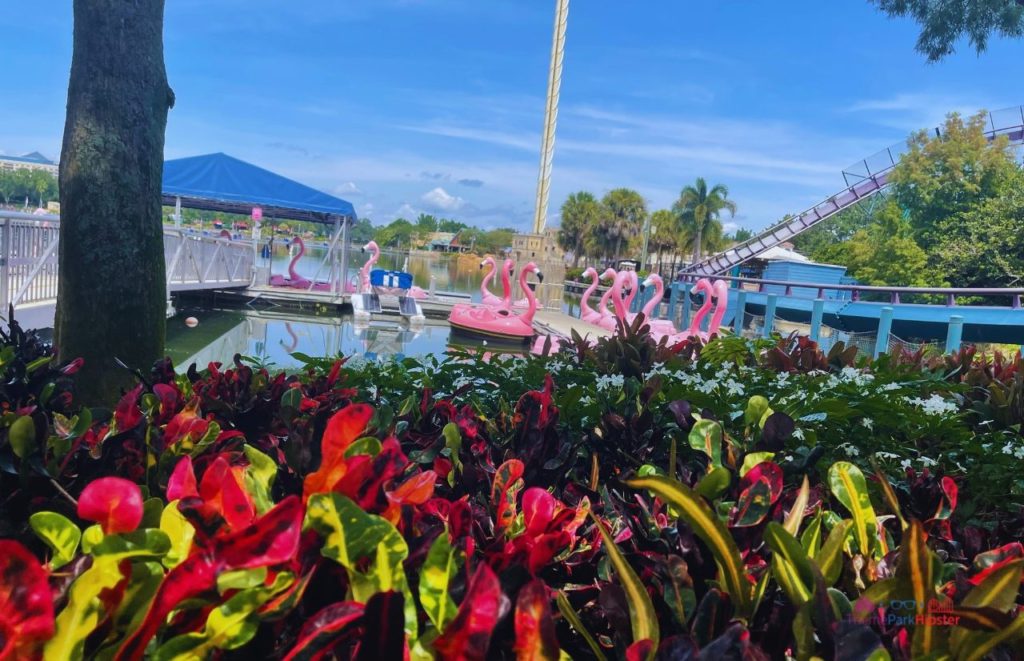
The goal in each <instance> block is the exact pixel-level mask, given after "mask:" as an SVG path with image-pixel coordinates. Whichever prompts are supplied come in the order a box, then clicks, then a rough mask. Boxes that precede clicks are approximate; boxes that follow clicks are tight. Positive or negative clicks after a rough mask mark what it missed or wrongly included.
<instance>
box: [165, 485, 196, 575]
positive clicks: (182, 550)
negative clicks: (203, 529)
mask: <svg viewBox="0 0 1024 661" xmlns="http://www.w3.org/2000/svg"><path fill="white" fill-rule="evenodd" d="M160 530H163V531H164V533H165V534H166V535H167V539H168V540H170V543H171V547H170V548H169V549H168V550H167V553H166V554H164V557H163V558H162V559H161V562H162V563H163V565H164V567H167V568H168V569H170V568H172V567H174V566H176V565H177V564H178V563H180V562H181V561H182V560H184V559H185V558H187V557H188V552H189V550H190V549H191V548H192V538H193V537H195V534H196V529H195V528H193V527H192V524H191V523H189V522H188V519H186V518H185V515H184V514H182V513H181V512H180V511H179V510H178V501H176V500H173V501H171V502H169V503H167V507H165V508H164V511H163V512H162V513H161V514H160Z"/></svg>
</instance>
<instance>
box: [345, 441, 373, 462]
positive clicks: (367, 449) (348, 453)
mask: <svg viewBox="0 0 1024 661" xmlns="http://www.w3.org/2000/svg"><path fill="white" fill-rule="evenodd" d="M380 450H381V444H380V441H379V440H378V439H376V438H374V437H373V436H363V437H362V438H357V439H356V440H354V441H352V444H351V445H349V446H348V447H347V448H345V458H346V459H348V458H349V457H354V456H356V455H357V454H366V455H369V456H371V457H376V456H377V455H378V454H380Z"/></svg>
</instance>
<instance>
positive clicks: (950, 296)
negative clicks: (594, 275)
mask: <svg viewBox="0 0 1024 661" xmlns="http://www.w3.org/2000/svg"><path fill="white" fill-rule="evenodd" d="M697 279H698V278H697V276H693V275H688V276H684V277H683V279H682V281H683V282H695V281H696V280H697ZM715 279H716V280H726V281H728V282H731V283H733V285H734V286H737V285H738V287H739V288H746V287H744V286H745V285H752V286H753V287H752V289H753V290H754V291H757V292H761V293H764V292H766V291H767V288H768V287H781V288H783V291H781V292H775V293H777V294H780V295H782V296H791V297H793V298H804V299H815V298H825V295H826V293H827V292H832V291H834V292H849V293H850V300H851V301H853V302H857V301H860V300H861V296H862V295H863V294H880V295H883V296H886V297H888V299H889V303H892V304H894V305H898V304H900V303H901V298H902V297H903V296H916V295H933V296H935V295H937V296H942V297H944V299H945V303H946V305H947V306H949V307H952V306H955V305H957V298H962V297H971V296H987V297H1000V298H1001V297H1006V298H1009V305H1008V306H1006V307H1011V308H1013V309H1020V307H1021V297H1024V287H1008V288H994V287H981V288H978V287H877V286H872V285H848V284H825V285H817V284H813V283H810V282H796V281H792V280H764V279H761V278H735V277H732V276H724V275H723V276H715ZM748 290H749V289H748ZM806 291H813V292H815V295H814V296H806V295H801V292H806ZM673 293H674V292H673Z"/></svg>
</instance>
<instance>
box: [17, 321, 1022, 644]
mask: <svg viewBox="0 0 1024 661" xmlns="http://www.w3.org/2000/svg"><path fill="white" fill-rule="evenodd" d="M641 330H642V329H641ZM636 331H637V328H633V329H624V332H623V333H622V334H621V335H620V336H618V337H615V338H611V339H609V340H602V343H607V344H600V345H599V346H598V347H597V348H596V349H595V350H594V351H596V352H597V354H596V355H598V356H605V361H606V364H608V363H611V364H618V365H622V366H623V369H632V367H630V365H629V361H631V360H633V359H634V357H640V359H641V360H648V361H654V360H657V361H659V362H660V361H665V360H670V359H671V357H672V356H673V355H686V356H688V358H687V359H692V360H699V356H698V355H697V354H698V353H699V349H700V348H699V347H697V348H696V349H695V348H694V347H693V346H691V345H679V346H675V347H667V346H664V345H662V346H661V347H655V346H654V345H653V344H651V342H650V340H649V338H648V337H647V336H646V334H645V333H643V332H640V333H638V332H636ZM576 350H578V353H577V354H576V355H577V358H578V360H579V361H581V363H580V364H589V363H588V362H587V361H592V360H594V359H595V358H594V355H595V354H588V353H587V351H586V350H584V349H582V348H579V347H577V348H576V349H573V348H570V352H571V351H576ZM643 356H648V358H643ZM530 360H531V361H532V360H543V359H530ZM15 362H16V361H15ZM30 362H31V365H26V364H24V361H22V363H23V364H22V367H21V368H18V369H19V370H20V372H19V373H20V375H21V376H20V377H19V379H21V380H20V381H19V380H17V379H11V378H8V380H9V381H12V382H14V381H17V383H18V384H20V385H19V386H18V387H19V388H20V390H18V391H17V392H16V393H15V391H14V390H13V389H12V390H9V391H8V395H6V396H5V402H6V405H5V408H4V417H3V436H2V440H0V460H2V461H0V468H3V471H2V472H0V496H2V498H3V499H4V500H3V510H2V526H3V528H2V530H0V532H2V534H3V535H4V539H3V540H0V658H2V659H7V658H11V659H22V658H25V659H32V658H46V659H80V658H88V659H141V658H156V659H195V658H224V659H231V658H239V659H242V658H244V659H253V658H275V659H277V658H282V659H334V658H337V659H350V658H353V659H431V658H437V659H485V658H497V659H501V658H509V659H511V658H516V659H560V658H577V659H609V658H624V659H630V660H633V659H635V660H641V659H644V660H646V659H690V658H693V659H726V658H748V659H768V658H773V659H774V658H785V657H791V658H796V659H811V658H826V659H886V658H898V659H903V658H935V659H941V658H950V659H982V658H995V659H1002V658H1005V659H1010V658H1021V657H1022V656H1024V647H1022V639H1024V615H1022V614H1021V612H1020V609H1021V606H1020V602H1021V587H1020V586H1021V580H1022V575H1024V545H1022V543H1021V542H1020V541H1019V540H1005V543H1003V544H1001V545H996V546H995V547H994V548H976V547H977V544H978V542H977V538H969V536H968V535H967V534H966V533H965V530H964V528H963V527H962V526H960V525H959V523H958V521H957V518H956V508H957V504H958V500H959V492H958V485H957V482H956V481H955V480H954V479H952V478H951V477H949V476H945V475H936V474H932V473H928V472H915V471H908V473H907V475H906V477H905V478H904V479H902V480H898V481H895V480H892V479H891V478H890V477H888V476H887V475H886V474H884V473H883V472H881V471H876V470H863V469H862V468H861V467H858V466H857V465H855V464H853V463H849V462H845V461H837V462H834V463H832V464H831V465H829V466H821V467H819V466H816V465H815V461H814V457H804V458H803V459H802V460H801V461H800V462H794V461H783V460H782V458H781V456H780V452H781V444H782V443H783V442H784V440H785V439H786V438H788V437H789V435H790V434H791V433H792V430H793V421H792V419H789V418H788V417H787V416H786V415H785V414H784V413H781V412H779V411H775V410H773V407H772V403H771V402H770V401H768V400H767V399H765V398H764V397H760V396H755V397H751V398H749V400H748V401H747V403H746V405H745V407H744V410H743V411H742V412H741V414H740V417H739V418H737V419H736V420H734V421H733V422H734V423H735V424H731V425H729V426H727V425H726V424H724V423H723V422H722V421H721V420H719V419H718V418H717V417H716V415H715V412H714V411H710V410H706V409H702V410H697V409H696V407H694V406H691V405H690V403H689V402H688V401H687V400H685V399H677V400H674V401H672V402H670V403H668V404H667V405H665V407H664V409H665V410H664V411H657V412H656V411H653V410H652V407H653V406H655V405H656V403H657V402H658V401H659V400H658V399H657V398H656V397H655V393H656V391H657V390H658V389H659V388H660V387H662V385H661V382H662V381H663V380H664V379H662V378H661V377H659V378H658V379H656V380H654V381H653V382H652V381H647V382H645V383H642V384H641V386H642V387H638V388H636V389H634V390H629V391H628V392H630V393H631V395H630V397H627V398H626V400H628V401H626V402H625V404H624V406H625V405H626V404H628V406H625V408H622V409H620V410H619V411H618V412H612V411H609V412H608V415H607V416H605V417H603V418H602V420H601V422H600V424H598V425H597V426H596V427H594V428H593V429H589V430H580V429H576V428H571V427H568V426H567V425H565V424H564V423H563V422H562V418H563V416H564V415H565V412H563V411H562V410H560V409H559V407H558V406H557V405H556V403H555V395H556V393H557V391H558V387H559V386H558V382H557V377H556V376H553V375H552V374H550V373H549V374H547V375H546V376H544V377H543V378H541V379H539V380H538V381H537V382H536V383H535V384H534V385H533V387H532V388H530V389H527V390H526V391H525V392H523V393H521V394H520V396H519V397H518V398H516V399H515V400H514V401H508V402H504V401H501V402H499V403H498V404H497V405H496V406H495V407H494V408H493V409H491V410H483V409H482V408H481V407H479V406H474V405H471V404H466V403H460V402H458V401H453V400H452V399H451V398H449V397H445V396H439V395H438V394H437V393H435V392H431V391H429V390H424V391H423V392H421V393H420V394H419V396H417V397H411V398H408V399H406V400H404V401H403V403H402V404H401V405H400V406H397V407H392V406H390V405H386V404H382V403H381V398H380V397H379V396H378V395H379V393H371V392H369V391H368V389H367V388H365V387H364V385H363V384H364V381H363V380H362V377H360V378H358V379H357V378H354V377H353V373H351V372H350V371H349V369H348V368H347V367H346V366H345V365H344V361H343V360H336V361H333V362H332V363H330V365H329V367H326V368H325V369H322V370H321V369H316V368H311V369H310V370H309V371H308V373H305V374H292V375H287V374H277V375H271V374H270V373H268V372H267V371H266V370H265V369H254V368H253V367H251V366H249V365H247V364H245V363H244V362H243V361H241V360H240V359H238V358H236V361H235V364H234V365H232V366H230V367H229V368H228V369H224V368H223V366H221V365H218V364H211V365H210V366H209V367H208V369H207V370H204V371H203V372H198V371H196V370H195V369H194V368H193V369H190V370H189V371H188V373H187V375H185V376H181V377H178V376H176V375H175V373H174V371H173V370H172V369H171V366H170V364H169V363H166V362H164V363H160V364H158V365H157V366H155V367H154V369H153V371H152V373H151V374H149V375H140V377H144V378H140V383H139V385H138V387H136V388H135V389H133V390H131V391H130V392H128V393H126V394H125V395H124V397H123V398H122V399H121V401H120V402H119V403H117V405H116V406H115V407H114V409H113V410H112V411H109V412H104V411H101V410H98V409H76V408H75V406H74V401H73V398H72V397H71V396H70V394H69V393H70V392H71V390H70V387H69V386H68V385H67V380H68V379H71V378H72V376H71V373H73V372H74V370H75V368H76V365H75V364H71V365H66V366H58V365H54V364H53V363H52V356H50V355H49V353H48V352H46V351H43V352H42V355H40V356H36V357H34V358H31V360H30ZM11 364H13V363H12V361H8V363H7V366H6V369H10V365H11ZM531 364H532V363H531ZM25 367H28V368H29V369H23V368H25ZM639 367H640V369H639V370H638V371H639V375H636V374H633V375H627V376H625V378H626V379H636V378H638V376H639V377H640V378H642V375H643V374H644V373H645V372H646V371H648V370H647V369H646V368H647V367H649V365H648V366H644V365H640V366H639ZM4 368H5V367H4V366H0V369H4ZM825 368H827V361H826V362H825ZM634 371H636V370H634ZM6 377H11V374H7V375H6ZM666 378H667V377H666ZM356 382H358V383H359V384H360V385H359V386H358V387H355V386H353V383H356ZM29 383H31V384H35V385H33V386H28V385H26V384H29ZM51 384H56V385H54V386H53V387H51ZM12 388H13V386H12ZM11 393H14V394H11ZM655 413H657V414H658V415H655ZM663 419H664V420H670V421H671V422H670V423H665V424H663V425H660V426H659V428H657V429H652V428H651V427H652V425H653V424H654V422H653V421H655V420H663ZM659 424H660V423H659ZM728 429H733V430H734V432H733V433H730V432H729V431H728ZM737 429H739V430H740V431H738V432H737V431H735V430H737ZM987 539H989V538H987Z"/></svg>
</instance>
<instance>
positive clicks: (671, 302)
mask: <svg viewBox="0 0 1024 661" xmlns="http://www.w3.org/2000/svg"><path fill="white" fill-rule="evenodd" d="M670 287H671V288H672V291H671V293H670V294H669V298H668V318H669V319H671V320H673V321H674V320H675V318H676V303H678V302H679V281H678V280H673V281H672V284H671V285H670Z"/></svg>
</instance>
